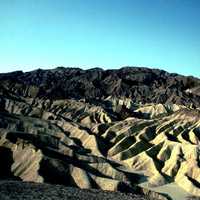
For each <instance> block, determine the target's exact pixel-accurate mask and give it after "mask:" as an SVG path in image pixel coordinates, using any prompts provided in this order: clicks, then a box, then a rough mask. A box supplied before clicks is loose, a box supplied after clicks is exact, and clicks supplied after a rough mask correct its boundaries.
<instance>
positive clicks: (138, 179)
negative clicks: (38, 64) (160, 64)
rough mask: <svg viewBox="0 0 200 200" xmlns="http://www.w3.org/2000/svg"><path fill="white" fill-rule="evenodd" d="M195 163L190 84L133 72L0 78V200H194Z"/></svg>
mask: <svg viewBox="0 0 200 200" xmlns="http://www.w3.org/2000/svg"><path fill="white" fill-rule="evenodd" d="M199 159H200V79H198V78H194V77H186V76H181V75H178V74H170V73H168V72H165V71H162V70H158V69H148V68H136V67H125V68H121V69H119V70H102V69H99V68H94V69H90V70H82V69H79V68H63V67H59V68H56V69H53V70H41V69H39V70H35V71H31V72H26V73H23V72H21V71H17V72H12V73H6V74H0V180H1V181H0V191H1V196H0V197H1V199H5V200H6V199H31V198H30V196H31V197H32V199H52V200H53V199H84V198H83V197H85V199H117V198H118V199H130V200H132V199H135V200H136V199H138V200H143V199H163V200H165V199H174V200H184V199H199V197H200V160H199ZM22 181H23V182H22ZM52 184H53V185H52ZM13 188H15V189H13ZM78 188H81V189H84V190H80V189H78ZM102 190H105V191H104V192H103V191H102ZM41 191H44V192H41ZM52 191H54V192H53V193H52ZM59 191H60V192H59ZM108 191H110V192H108ZM111 191H115V193H113V192H111ZM20 192H21V193H20ZM120 192H123V193H120ZM51 193H52V195H50V194H51ZM124 193H128V194H124ZM21 194H23V195H22V196H20V195H21ZM30 194H31V195H30ZM94 194H95V195H94ZM28 195H29V196H28ZM45 195H46V196H45ZM67 195H68V196H67Z"/></svg>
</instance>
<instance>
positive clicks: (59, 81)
mask: <svg viewBox="0 0 200 200" xmlns="http://www.w3.org/2000/svg"><path fill="white" fill-rule="evenodd" d="M0 90H1V92H6V91H9V92H13V93H14V94H15V95H19V96H24V97H33V98H35V97H39V98H48V99H54V100H55V99H67V98H68V99H69V98H75V99H86V100H91V99H95V98H106V97H108V96H116V97H130V98H132V99H133V101H135V102H137V103H139V102H141V103H175V104H182V105H193V106H195V107H198V106H199V105H200V92H199V90H200V79H198V78H195V77H192V76H182V75H178V74H174V73H168V72H166V71H163V70H159V69H149V68H141V67H124V68H121V69H112V70H103V69H101V68H93V69H88V70H83V69H80V68H64V67H58V68H55V69H50V70H42V69H38V70H34V71H30V72H25V73H24V72H22V71H16V72H11V73H4V74H0Z"/></svg>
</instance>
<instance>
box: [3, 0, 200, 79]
mask: <svg viewBox="0 0 200 200" xmlns="http://www.w3.org/2000/svg"><path fill="white" fill-rule="evenodd" d="M56 66H65V67H82V68H91V67H102V68H104V69H107V68H120V67H122V66H144V67H154V68H161V69H164V70H167V71H169V72H176V73H181V74H185V75H194V76H198V77H200V0H0V72H8V71H13V70H23V71H29V70H33V69H36V68H54V67H56Z"/></svg>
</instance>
